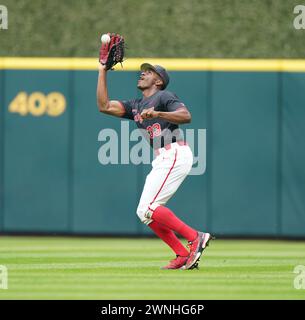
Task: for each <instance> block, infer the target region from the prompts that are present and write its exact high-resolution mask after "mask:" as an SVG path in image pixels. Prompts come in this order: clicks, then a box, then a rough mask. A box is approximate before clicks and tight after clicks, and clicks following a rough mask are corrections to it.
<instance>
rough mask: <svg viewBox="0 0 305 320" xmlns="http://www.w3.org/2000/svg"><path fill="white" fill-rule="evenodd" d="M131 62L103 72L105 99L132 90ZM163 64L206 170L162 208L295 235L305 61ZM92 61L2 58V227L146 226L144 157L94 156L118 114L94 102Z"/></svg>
mask: <svg viewBox="0 0 305 320" xmlns="http://www.w3.org/2000/svg"><path fill="white" fill-rule="evenodd" d="M80 61H81V63H80ZM149 61H151V60H149ZM140 62H141V61H140V60H131V61H130V62H129V63H127V64H126V68H125V69H124V71H114V72H109V77H108V83H109V95H110V97H111V98H113V99H129V98H133V97H137V96H140V92H139V91H138V90H137V89H136V81H137V77H138V76H139V72H138V71H137V68H138V66H139V65H140ZM161 62H162V63H163V64H164V65H165V66H166V67H168V69H169V72H170V77H171V82H170V85H169V90H171V91H173V92H175V93H176V94H177V95H178V96H179V97H180V98H181V100H182V101H184V102H185V104H186V105H187V106H188V107H189V109H190V111H191V113H192V123H191V124H188V125H187V126H186V128H195V129H206V139H207V148H206V160H207V165H206V171H205V173H204V174H202V175H194V176H189V177H187V179H186V180H185V182H184V183H183V184H182V186H181V188H180V189H179V190H178V192H177V193H176V194H175V196H174V197H173V198H172V199H171V200H170V202H169V203H168V206H169V207H170V208H171V209H173V210H174V211H175V212H176V213H177V215H179V216H180V217H182V218H183V219H184V220H186V221H187V222H188V223H189V224H191V225H192V226H194V227H195V228H197V229H202V230H206V229H208V230H210V231H211V232H213V233H215V234H217V235H220V236H222V235H223V236H274V237H281V236H283V237H284V236H293V237H304V236H305V170H304V163H305V142H304V141H305V138H304V137H305V107H304V106H305V90H304V88H305V62H304V61H288V60H287V61H280V60H272V61H271V60H269V61H251V60H249V61H239V60H235V61H230V60H187V61H184V62H183V61H182V62H181V61H180V62H179V61H178V60H175V61H172V60H162V61H161ZM95 64H96V62H95V60H91V59H87V60H86V59H79V60H77V61H76V60H73V59H66V60H65V59H58V60H56V59H55V60H52V59H51V60H50V59H41V60H39V59H38V60H37V59H30V60H24V59H21V61H20V60H18V59H16V60H14V59H13V60H11V59H6V60H5V59H0V103H1V110H0V111H1V112H0V186H1V190H0V191H1V193H0V231H1V232H6V233H10V232H46V233H69V234H76V233H86V234H93V233H94V234H114V235H116V234H130V235H141V234H148V233H150V230H149V228H147V227H146V226H144V225H142V224H141V223H140V221H139V220H138V217H137V216H136V213H135V212H136V207H137V202H138V200H139V197H140V194H141V190H142V187H143V184H144V181H145V176H146V174H147V173H148V172H149V170H150V166H149V165H135V164H110V165H102V164H101V163H100V162H99V161H98V151H99V148H100V147H101V142H100V141H98V134H99V132H100V131H101V130H102V129H105V128H112V129H114V130H116V131H117V132H120V131H121V121H127V120H121V119H118V118H114V117H110V116H106V115H103V114H101V113H99V112H98V109H97V106H96V81H97V71H96V69H95ZM187 69H189V70H187ZM129 126H130V130H132V129H133V128H135V125H134V123H133V122H129ZM195 151H196V150H195Z"/></svg>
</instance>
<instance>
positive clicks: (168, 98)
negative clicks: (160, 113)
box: [161, 91, 186, 112]
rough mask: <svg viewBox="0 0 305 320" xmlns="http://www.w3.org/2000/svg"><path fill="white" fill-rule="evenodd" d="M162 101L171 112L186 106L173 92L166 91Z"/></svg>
mask: <svg viewBox="0 0 305 320" xmlns="http://www.w3.org/2000/svg"><path fill="white" fill-rule="evenodd" d="M161 101H162V104H163V106H164V107H165V109H166V110H167V111H169V112H171V111H176V110H178V109H180V108H185V109H186V106H185V104H184V103H183V102H181V101H180V99H179V98H178V97H177V96H176V95H175V94H174V93H172V92H169V91H164V92H163V94H162V96H161Z"/></svg>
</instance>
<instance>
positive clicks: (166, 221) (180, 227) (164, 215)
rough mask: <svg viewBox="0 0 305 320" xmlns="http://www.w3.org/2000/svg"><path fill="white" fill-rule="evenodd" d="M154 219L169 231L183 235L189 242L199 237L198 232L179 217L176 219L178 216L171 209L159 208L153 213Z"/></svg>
mask: <svg viewBox="0 0 305 320" xmlns="http://www.w3.org/2000/svg"><path fill="white" fill-rule="evenodd" d="M152 219H153V220H154V221H156V222H159V223H160V224H162V225H164V226H166V227H167V228H168V229H170V230H173V231H175V232H176V233H179V234H181V235H182V237H183V238H185V239H186V240H188V241H193V240H194V239H196V237H197V231H196V230H194V229H192V228H191V227H189V226H188V225H187V224H185V223H184V222H183V221H181V220H180V219H179V218H178V217H176V215H175V214H174V213H173V212H172V211H171V210H170V209H168V208H166V207H163V206H158V207H157V208H156V209H155V210H154V211H153V214H152ZM150 224H152V223H150ZM150 224H149V226H150Z"/></svg>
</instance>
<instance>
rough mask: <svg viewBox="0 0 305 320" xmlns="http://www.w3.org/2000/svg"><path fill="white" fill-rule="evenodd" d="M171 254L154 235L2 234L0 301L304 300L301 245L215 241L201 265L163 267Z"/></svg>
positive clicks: (304, 246)
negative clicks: (298, 279)
mask: <svg viewBox="0 0 305 320" xmlns="http://www.w3.org/2000/svg"><path fill="white" fill-rule="evenodd" d="M170 258H172V254H171V251H170V250H169V249H168V248H167V247H166V246H165V245H163V243H162V242H161V241H159V240H157V239H138V240H137V239H109V238H108V239H103V238H49V237H1V238H0V264H1V265H5V266H7V268H8V275H9V278H8V289H7V290H3V289H2V290H0V299H305V290H302V289H301V290H297V289H294V286H293V280H294V277H295V274H294V273H293V269H294V267H295V266H296V265H299V264H302V265H305V242H292V241H291V242H290V241H289V242H288V241H287V242H285V241H260V240H258V241H256V240H251V241H245V240H215V241H213V242H211V245H210V247H209V248H207V250H206V251H205V256H204V257H203V258H202V259H201V262H200V270H186V271H182V270H166V271H164V270H160V269H159V267H160V266H162V265H164V264H165V263H167V261H168V260H169V259H170Z"/></svg>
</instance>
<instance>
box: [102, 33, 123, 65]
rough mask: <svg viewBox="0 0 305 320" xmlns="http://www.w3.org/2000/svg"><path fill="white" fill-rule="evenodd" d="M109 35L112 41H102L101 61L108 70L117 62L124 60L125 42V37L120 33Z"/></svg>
mask: <svg viewBox="0 0 305 320" xmlns="http://www.w3.org/2000/svg"><path fill="white" fill-rule="evenodd" d="M108 35H109V37H110V41H109V42H108V43H102V45H101V48H100V58H99V61H100V63H101V64H103V65H105V66H106V70H110V69H111V70H112V69H113V67H114V66H115V65H116V64H117V63H119V62H120V63H121V64H122V62H123V58H124V51H125V43H124V38H123V37H122V36H121V35H119V34H115V33H108Z"/></svg>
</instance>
